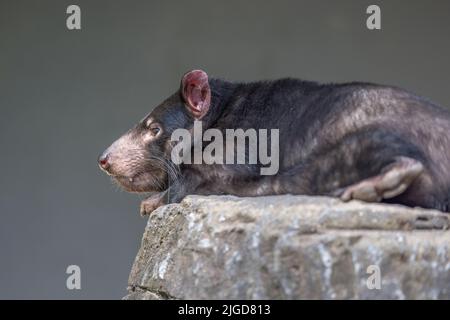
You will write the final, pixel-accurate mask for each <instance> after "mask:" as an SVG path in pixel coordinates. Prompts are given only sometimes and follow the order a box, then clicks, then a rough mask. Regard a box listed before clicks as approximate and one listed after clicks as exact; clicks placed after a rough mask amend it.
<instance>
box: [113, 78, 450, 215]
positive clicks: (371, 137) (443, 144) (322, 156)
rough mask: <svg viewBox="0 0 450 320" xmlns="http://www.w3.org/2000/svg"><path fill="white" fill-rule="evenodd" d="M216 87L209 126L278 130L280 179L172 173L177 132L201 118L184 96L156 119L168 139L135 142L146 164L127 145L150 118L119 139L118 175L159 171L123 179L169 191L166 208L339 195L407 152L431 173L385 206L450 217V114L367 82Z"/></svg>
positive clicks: (201, 168) (239, 172) (256, 168)
mask: <svg viewBox="0 0 450 320" xmlns="http://www.w3.org/2000/svg"><path fill="white" fill-rule="evenodd" d="M209 84H210V87H211V92H212V99H211V106H210V110H209V112H208V113H207V114H206V116H205V117H204V118H203V119H202V121H203V130H206V129H208V128H218V129H220V130H222V131H224V130H225V129H237V128H242V129H244V130H245V129H248V128H254V129H272V128H273V129H280V168H279V172H278V174H277V175H275V176H261V175H260V165H259V164H257V165H206V164H202V165H181V166H180V167H177V168H173V167H174V166H173V164H170V163H169V162H170V150H171V145H170V143H168V140H169V139H170V135H171V133H172V132H173V130H175V129H177V128H187V129H189V128H191V127H192V124H193V121H194V119H193V117H192V116H191V114H190V113H189V111H188V110H187V108H186V107H185V102H184V101H183V98H182V96H181V94H180V92H179V91H178V92H176V93H175V94H174V95H173V96H171V97H170V98H169V99H167V100H166V101H165V102H164V103H162V104H161V105H160V106H158V107H157V108H155V109H154V111H153V112H152V113H151V114H150V115H149V116H151V117H152V118H153V119H155V121H157V122H158V123H160V124H161V125H162V127H163V134H162V135H161V136H160V137H159V139H158V140H157V141H154V142H152V143H150V144H147V145H145V144H142V143H140V144H139V143H138V144H137V145H140V146H141V147H142V150H140V151H139V152H140V153H141V154H142V156H141V157H140V158H139V157H138V159H137V160H136V161H131V160H130V158H134V157H136V155H135V154H133V153H132V152H129V153H128V152H127V150H126V145H127V144H128V145H129V144H130V142H131V141H132V140H133V139H134V140H136V139H138V137H140V136H141V135H142V134H143V132H145V130H147V129H146V127H145V125H144V124H145V121H146V120H147V119H148V117H149V116H148V117H146V118H144V119H143V120H142V121H141V122H140V123H139V124H138V125H137V126H136V127H135V128H133V129H131V130H130V132H129V133H127V134H126V135H125V136H124V137H122V138H121V139H119V140H118V141H117V142H116V144H118V145H120V146H121V148H118V147H113V148H110V149H108V150H109V151H108V152H109V154H113V153H115V154H116V156H115V161H113V162H114V163H113V166H115V168H114V170H113V171H114V173H115V175H116V176H124V177H132V176H133V175H134V174H135V173H136V172H141V171H146V170H147V171H151V172H150V173H148V174H149V175H148V176H147V180H149V181H150V180H151V179H155V178H151V177H153V176H156V177H158V181H164V182H161V183H159V184H156V183H154V182H151V181H150V182H148V183H147V184H145V183H141V184H140V187H139V188H137V187H135V186H133V183H128V184H127V183H126V182H124V183H122V182H121V184H122V185H124V186H125V187H126V188H127V189H128V190H130V191H147V192H148V191H159V192H163V194H164V201H162V202H161V204H162V203H167V202H169V203H170V202H178V201H180V200H181V199H182V198H183V197H184V196H185V195H187V194H233V195H237V196H258V195H270V194H285V193H292V194H308V195H331V194H333V192H334V191H336V190H337V189H340V188H345V187H347V186H349V185H352V184H354V183H357V182H359V181H361V180H363V179H366V178H369V177H372V176H375V175H377V174H379V173H380V171H381V170H382V169H383V168H384V167H386V166H387V165H389V164H390V163H392V162H393V161H394V159H395V158H396V157H398V156H407V157H410V158H413V159H416V160H418V161H420V162H421V163H422V164H423V165H424V167H425V171H424V172H423V173H422V174H421V176H420V177H419V178H418V179H416V181H414V183H413V184H412V185H411V186H410V187H409V188H408V189H407V190H406V191H405V192H404V193H402V194H401V195H399V196H397V197H395V198H392V199H389V200H388V201H387V202H392V203H400V204H405V205H408V206H421V207H425V208H435V209H439V210H443V211H449V196H450V138H449V134H450V113H449V112H448V111H447V110H446V109H444V108H441V107H439V106H436V105H435V104H433V103H431V102H429V101H427V100H425V99H423V98H420V97H417V96H415V95H413V94H411V93H408V92H406V91H404V90H401V89H398V88H393V87H387V86H379V85H374V84H366V83H349V84H323V85H322V84H318V83H315V82H306V81H300V80H296V79H282V80H277V81H267V82H255V83H247V84H242V83H230V82H227V81H223V80H217V79H211V80H210V81H209ZM133 143H134V144H136V142H135V141H134V142H133ZM113 146H114V145H113ZM124 146H125V147H124ZM134 148H135V149H136V146H135V147H134ZM119 149H120V150H121V151H120V152H118V151H117V150H119ZM150 155H157V156H158V157H160V158H162V159H164V164H165V166H170V167H171V168H172V174H170V175H168V174H167V173H166V172H165V171H164V170H163V168H159V169H156V168H155V166H152V163H153V162H152V160H148V161H147V160H145V159H148V157H149V156H150ZM139 159H140V160H139ZM146 161H147V162H146ZM159 161H161V160H159ZM131 163H133V164H131ZM152 170H153V171H152ZM158 170H159V171H158ZM174 172H175V173H174ZM144 176H145V175H144ZM125 179H126V178H125ZM119 182H120V181H119Z"/></svg>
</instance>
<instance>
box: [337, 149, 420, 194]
mask: <svg viewBox="0 0 450 320" xmlns="http://www.w3.org/2000/svg"><path fill="white" fill-rule="evenodd" d="M423 170H424V166H423V165H422V163H421V162H420V161H418V160H415V159H412V158H409V157H397V158H396V160H395V162H394V163H392V164H389V165H388V166H386V167H384V168H383V169H382V170H381V173H380V174H379V175H376V176H374V177H371V178H368V179H365V180H362V181H360V182H358V183H355V184H353V185H350V186H348V187H346V188H343V189H340V190H338V192H337V193H336V195H337V196H339V198H341V200H343V201H349V200H352V199H355V200H362V201H366V202H380V201H381V200H383V199H389V198H393V197H396V196H398V195H399V194H401V193H403V192H404V191H405V190H406V189H408V187H409V186H410V185H411V183H412V182H413V181H414V180H415V179H416V178H417V177H418V176H419V175H420V174H421V173H422V172H423Z"/></svg>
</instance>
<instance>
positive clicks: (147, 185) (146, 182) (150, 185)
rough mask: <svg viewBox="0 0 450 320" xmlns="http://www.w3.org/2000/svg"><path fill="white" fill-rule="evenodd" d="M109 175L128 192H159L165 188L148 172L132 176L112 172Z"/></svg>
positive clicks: (163, 184)
mask: <svg viewBox="0 0 450 320" xmlns="http://www.w3.org/2000/svg"><path fill="white" fill-rule="evenodd" d="M110 176H111V178H113V179H114V180H115V181H117V182H118V184H119V185H120V186H121V187H122V188H124V189H125V190H126V191H128V192H134V193H144V192H161V191H164V190H165V189H166V186H165V183H163V182H162V181H160V179H158V178H157V177H156V176H155V175H154V174H151V173H149V172H141V173H137V174H135V175H132V176H125V175H113V174H110Z"/></svg>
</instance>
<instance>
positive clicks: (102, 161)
mask: <svg viewBox="0 0 450 320" xmlns="http://www.w3.org/2000/svg"><path fill="white" fill-rule="evenodd" d="M98 165H99V166H100V168H101V169H102V170H104V171H106V172H109V168H110V164H109V155H108V154H107V153H103V154H102V155H101V156H100V157H98Z"/></svg>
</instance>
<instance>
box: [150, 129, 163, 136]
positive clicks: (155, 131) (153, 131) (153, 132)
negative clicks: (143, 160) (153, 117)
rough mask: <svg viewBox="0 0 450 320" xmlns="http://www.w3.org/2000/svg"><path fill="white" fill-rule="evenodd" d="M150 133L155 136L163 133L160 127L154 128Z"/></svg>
mask: <svg viewBox="0 0 450 320" xmlns="http://www.w3.org/2000/svg"><path fill="white" fill-rule="evenodd" d="M150 131H151V132H152V134H153V135H154V136H156V135H158V133H160V132H161V129H160V128H159V127H153V128H150Z"/></svg>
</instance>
